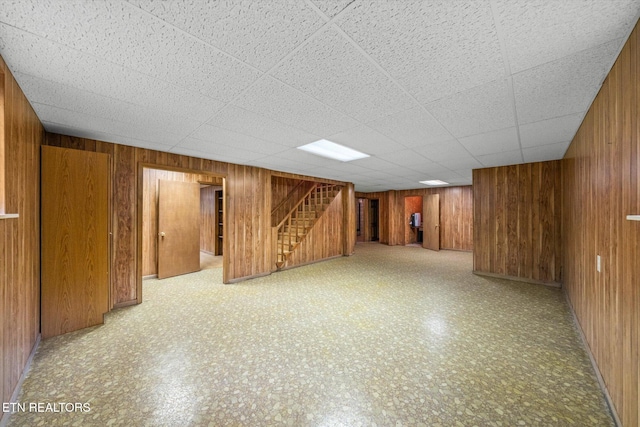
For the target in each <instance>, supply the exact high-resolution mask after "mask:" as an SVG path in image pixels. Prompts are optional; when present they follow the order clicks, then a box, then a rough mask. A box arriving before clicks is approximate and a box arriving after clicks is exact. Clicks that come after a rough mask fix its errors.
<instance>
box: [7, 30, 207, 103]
mask: <svg viewBox="0 0 640 427" xmlns="http://www.w3.org/2000/svg"><path fill="white" fill-rule="evenodd" d="M1 26H7V27H10V28H13V29H14V30H16V31H18V32H21V33H25V34H28V35H30V36H32V37H34V38H36V39H43V40H45V41H46V42H47V43H51V44H54V45H58V46H61V47H63V48H64V49H69V50H70V51H73V52H76V53H78V54H80V55H81V56H84V57H88V58H92V59H94V60H96V61H98V62H103V63H105V64H110V65H113V66H116V67H119V68H122V69H124V70H128V71H130V72H132V73H135V74H139V75H141V76H145V77H147V78H149V79H152V80H156V81H159V82H162V83H164V84H166V85H169V86H172V87H174V88H176V89H179V90H180V91H183V92H191V93H193V94H195V95H198V96H203V97H206V98H209V99H211V100H213V101H217V102H219V100H218V99H216V98H212V97H208V96H206V95H202V94H200V93H197V92H195V91H192V90H189V89H188V88H185V87H183V86H179V85H176V84H175V83H172V82H170V81H166V80H163V79H160V78H157V77H155V76H153V75H150V74H146V73H143V72H140V71H138V70H136V69H133V68H129V67H126V66H124V65H122V64H118V63H117V62H112V61H109V60H107V59H105V58H103V57H100V56H96V55H92V54H90V53H88V52H85V51H82V50H79V49H76V48H73V47H70V46H67V45H65V44H63V43H59V42H56V41H54V40H50V39H46V38H44V37H41V36H39V35H38V34H34V33H32V32H29V31H25V30H23V29H21V28H18V27H15V26H13V25H9V24H7V23H4V22H1V21H0V27H1ZM0 41H1V40H0ZM9 68H10V69H11V70H12V71H13V72H21V70H20V69H14V68H13V67H12V66H11V64H9ZM25 74H29V73H25ZM35 77H38V76H35ZM98 95H100V94H98Z"/></svg>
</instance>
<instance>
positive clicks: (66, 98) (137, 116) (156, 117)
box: [15, 73, 200, 136]
mask: <svg viewBox="0 0 640 427" xmlns="http://www.w3.org/2000/svg"><path fill="white" fill-rule="evenodd" d="M15 77H16V80H18V81H19V82H20V87H21V88H22V90H23V91H24V92H25V93H28V94H29V101H30V102H31V103H37V104H45V105H49V106H55V107H56V108H61V109H64V110H68V111H72V112H77V113H80V114H88V115H90V116H94V117H101V118H104V119H108V120H113V121H116V122H123V123H129V124H136V125H138V126H140V127H145V128H152V129H157V130H159V131H165V132H168V133H172V134H175V135H183V136H187V135H188V134H189V133H191V132H192V131H193V130H195V129H196V128H197V127H198V126H199V125H200V122H198V121H196V120H192V119H189V118H187V117H179V116H175V115H173V114H168V113H165V112H163V111H158V110H151V109H149V108H144V107H141V106H139V105H134V104H131V103H128V102H124V101H120V100H118V99H114V98H109V97H106V96H103V95H98V94H96V93H93V92H89V91H86V90H82V89H78V88H75V87H71V86H67V85H64V84H61V83H57V82H52V81H49V80H44V79H40V78H37V77H33V76H30V75H27V74H22V73H15Z"/></svg>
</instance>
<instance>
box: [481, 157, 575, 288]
mask: <svg viewBox="0 0 640 427" xmlns="http://www.w3.org/2000/svg"><path fill="white" fill-rule="evenodd" d="M560 177H561V175H560V161H552V162H538V163H527V164H521V165H514V166H503V167H497V168H486V169H476V170H474V171H473V195H474V201H473V204H474V217H473V218H474V223H473V230H474V248H473V262H474V271H477V272H482V273H491V274H498V275H504V276H510V277H517V278H521V279H527V280H531V281H536V282H537V281H540V282H549V283H560V282H561V273H562V266H561V264H562V263H561V243H562V240H561V234H560V233H561V226H560V225H561V218H562V217H561V211H562V203H561V202H562V199H561V188H560V187H561V179H560Z"/></svg>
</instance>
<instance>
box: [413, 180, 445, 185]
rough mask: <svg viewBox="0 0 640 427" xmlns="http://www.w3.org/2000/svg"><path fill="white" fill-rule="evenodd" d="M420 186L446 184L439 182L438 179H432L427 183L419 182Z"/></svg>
mask: <svg viewBox="0 0 640 427" xmlns="http://www.w3.org/2000/svg"><path fill="white" fill-rule="evenodd" d="M420 184H426V185H447V184H448V182H444V181H440V180H439V179H432V180H429V181H420Z"/></svg>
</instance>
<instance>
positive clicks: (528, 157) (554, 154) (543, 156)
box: [522, 141, 571, 162]
mask: <svg viewBox="0 0 640 427" xmlns="http://www.w3.org/2000/svg"><path fill="white" fill-rule="evenodd" d="M569 144H571V141H564V142H560V143H557V144H547V145H539V146H537V147H530V148H523V149H522V154H523V155H524V161H525V162H544V161H547V160H558V159H561V158H563V157H564V153H566V152H567V148H569Z"/></svg>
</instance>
